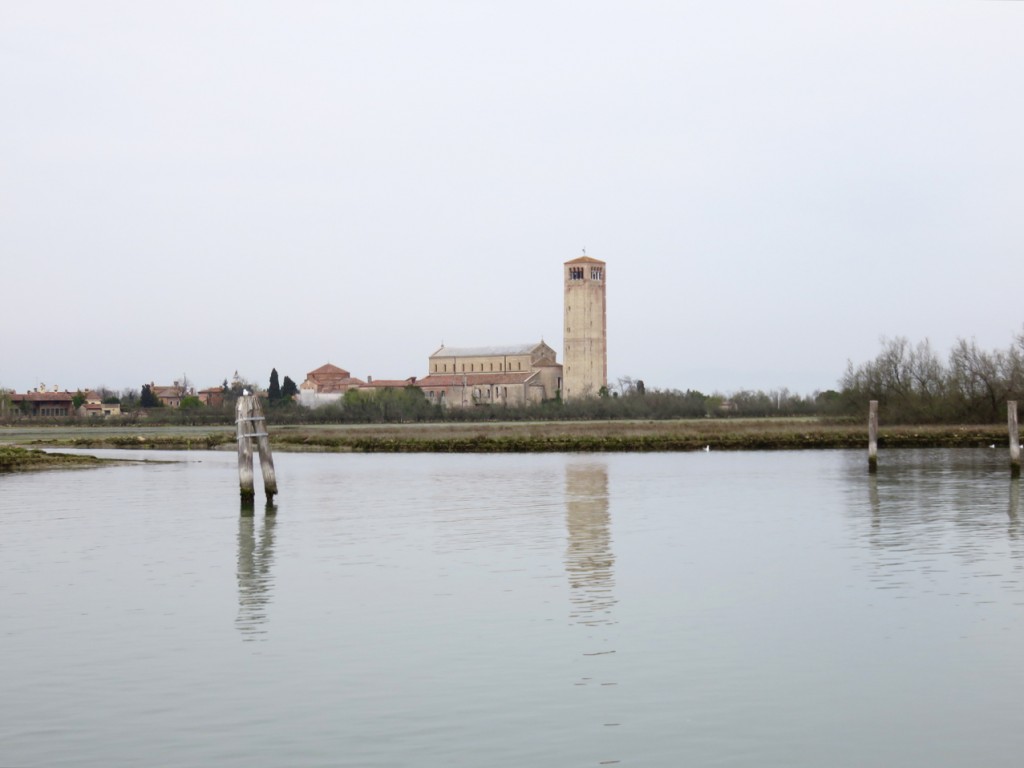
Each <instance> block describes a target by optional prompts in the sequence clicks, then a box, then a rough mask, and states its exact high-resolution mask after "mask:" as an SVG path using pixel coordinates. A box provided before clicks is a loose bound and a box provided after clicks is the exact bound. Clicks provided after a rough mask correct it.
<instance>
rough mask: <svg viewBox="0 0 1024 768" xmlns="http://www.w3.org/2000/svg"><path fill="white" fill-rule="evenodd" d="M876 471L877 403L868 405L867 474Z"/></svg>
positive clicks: (873, 402)
mask: <svg viewBox="0 0 1024 768" xmlns="http://www.w3.org/2000/svg"><path fill="white" fill-rule="evenodd" d="M877 471H878V401H877V400H872V401H871V402H869V403H868V472H872V473H874V472H877Z"/></svg>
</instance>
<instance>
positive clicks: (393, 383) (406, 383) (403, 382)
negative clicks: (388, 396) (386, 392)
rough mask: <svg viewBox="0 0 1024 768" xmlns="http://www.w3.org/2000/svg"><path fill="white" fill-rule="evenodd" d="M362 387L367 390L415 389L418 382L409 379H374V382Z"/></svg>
mask: <svg viewBox="0 0 1024 768" xmlns="http://www.w3.org/2000/svg"><path fill="white" fill-rule="evenodd" d="M362 386H363V388H366V389H369V388H371V387H381V388H394V387H410V386H411V387H414V386H416V380H415V379H413V380H412V381H410V380H409V379H374V380H373V381H368V382H366V383H365V384H363V385H362Z"/></svg>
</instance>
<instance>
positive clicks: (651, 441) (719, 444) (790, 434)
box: [0, 418, 1007, 453]
mask: <svg viewBox="0 0 1024 768" xmlns="http://www.w3.org/2000/svg"><path fill="white" fill-rule="evenodd" d="M270 433H271V445H272V446H273V448H274V450H278V451H301V452H306V451H308V452H314V451H317V452H322V451H338V452H342V451H358V452H367V453H369V452H392V453H410V452H428V453H547V452H577V451H587V452H647V451H695V450H701V449H703V448H704V447H705V446H708V447H710V448H711V449H712V450H727V451H728V450H806V449H828V448H861V447H863V448H865V450H866V449H867V425H866V424H859V423H858V424H853V423H849V422H846V423H843V422H836V423H828V422H823V421H820V420H818V419H814V418H793V419H728V420H718V419H683V420H674V421H665V420H657V421H639V420H637V421H623V420H615V421H575V422H566V421H560V422H554V421H543V422H490V423H450V422H446V423H421V424H361V425H329V424H325V425H308V424H304V425H280V426H276V427H271V428H270ZM2 441H8V442H19V443H23V444H31V445H47V446H67V447H75V448H149V449H163V450H188V449H194V450H209V449H223V450H234V447H235V435H234V430H233V429H230V428H221V429H215V430H212V431H203V430H201V429H194V430H183V429H182V428H180V427H178V428H176V427H158V428H150V429H146V430H139V429H138V428H132V427H126V428H124V429H122V430H115V429H109V430H104V431H103V432H102V433H98V432H96V431H95V430H89V429H86V428H75V427H60V428H54V429H53V430H51V431H44V430H36V431H34V432H32V433H25V434H21V435H17V434H6V435H5V434H3V433H0V442H2ZM878 442H879V447H880V448H886V447H889V448H906V447H911V448H912V447H919V448H933V447H977V446H987V445H991V444H993V443H994V444H996V445H1000V446H1005V445H1006V444H1007V433H1006V428H1005V427H999V426H995V425H960V426H949V425H929V426H896V427H890V428H882V429H881V430H880V432H879V440H878Z"/></svg>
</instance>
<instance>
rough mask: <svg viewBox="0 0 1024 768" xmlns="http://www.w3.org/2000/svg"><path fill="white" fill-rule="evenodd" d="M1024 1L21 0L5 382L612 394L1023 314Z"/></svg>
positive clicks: (744, 377) (1011, 320) (817, 361)
mask: <svg viewBox="0 0 1024 768" xmlns="http://www.w3.org/2000/svg"><path fill="white" fill-rule="evenodd" d="M1022 41H1024V3H1022V2H941V1H936V0H927V1H926V2H913V1H911V2H900V3H893V2H891V1H890V0H884V1H880V2H878V1H870V2H864V1H863V0H862V1H861V2H857V3H820V2H811V1H810V0H807V1H806V2H740V3H708V2H706V1H705V2H680V1H678V0H676V1H672V2H629V3H610V2H595V1H594V0H588V1H587V2H573V3H566V2H551V1H550V0H545V2H524V1H523V0H518V1H517V2H505V3H492V2H422V1H418V2H387V1H386V0H373V1H372V2H291V3H285V2H276V3H268V2H253V0H245V1H244V2H209V1H206V0H204V2H175V3H155V2H153V3H139V2H122V3H112V2H89V3H84V2H77V1H76V2H59V1H58V2H45V3H33V2H14V1H13V0H10V1H4V2H0V105H2V106H0V248H2V270H0V286H2V291H0V327H2V339H0V386H5V387H8V388H13V389H16V390H17V391H25V390H26V389H28V388H30V387H33V386H36V385H38V384H39V383H41V382H45V383H46V384H47V385H53V384H57V385H59V386H60V387H61V388H62V389H63V388H68V389H71V390H74V389H76V388H88V387H97V386H101V385H105V386H107V387H110V388H113V389H121V388H124V387H139V386H140V385H141V384H142V383H143V382H149V381H155V382H156V383H158V384H159V383H170V381H171V380H173V379H176V378H180V377H181V376H182V375H183V374H184V375H187V377H188V378H189V380H190V381H191V382H193V383H194V384H195V385H197V386H198V387H206V386H211V385H215V384H219V383H220V382H222V381H223V380H224V379H225V378H230V377H231V376H232V374H233V373H234V372H235V371H236V370H237V371H238V372H239V373H240V374H241V375H242V377H244V378H246V379H248V380H251V381H256V382H257V383H260V384H262V385H263V386H266V384H267V380H268V377H269V374H270V369H271V368H272V367H276V368H277V370H278V372H279V374H280V375H281V377H282V379H283V377H284V376H285V375H288V376H290V377H291V378H292V379H294V380H295V381H296V383H301V381H302V379H303V378H304V377H305V374H306V372H307V371H310V370H312V369H314V368H316V367H318V366H320V365H322V364H323V363H325V362H328V361H329V362H332V363H334V364H336V365H339V366H341V367H343V368H346V369H348V370H350V371H351V372H352V374H353V375H355V376H359V377H361V378H365V377H366V376H367V375H372V376H374V377H375V378H405V377H408V376H423V375H425V374H426V372H427V357H428V355H430V353H432V352H433V351H434V350H435V349H436V348H437V347H438V346H440V344H441V343H442V342H444V343H446V344H448V345H450V346H476V345H496V344H511V343H522V342H528V341H534V340H537V341H539V340H540V339H541V338H543V339H544V341H546V342H547V343H548V344H550V345H551V346H552V347H554V348H555V349H556V350H558V359H559V361H561V359H562V354H561V349H562V264H563V262H565V261H567V260H569V259H572V258H575V257H577V256H579V255H580V254H581V253H582V249H583V248H586V253H587V255H588V256H593V257H595V258H599V259H602V260H604V261H606V262H607V264H608V267H607V273H608V283H607V290H608V334H609V351H608V374H609V379H610V380H612V381H613V382H614V381H615V380H616V379H617V378H618V377H622V376H632V377H634V378H642V379H644V381H645V382H646V384H647V386H648V388H651V387H659V388H673V389H688V388H693V389H699V390H701V391H704V392H707V393H710V392H712V391H716V390H717V391H720V392H732V391H735V390H738V389H742V388H748V389H765V390H768V389H772V388H778V387H788V388H789V389H791V390H793V391H795V392H800V393H808V394H809V393H811V392H813V391H815V390H822V389H828V388H831V387H835V386H836V384H837V380H838V379H839V377H840V376H841V375H842V373H843V370H844V368H845V366H846V362H847V360H848V359H849V360H853V361H854V362H855V363H859V362H863V361H865V360H868V359H870V358H872V357H874V356H875V355H876V354H877V353H878V351H879V349H880V345H879V338H880V337H881V336H883V335H886V336H890V337H892V336H900V335H902V336H906V337H908V338H909V339H910V340H911V341H912V342H917V341H920V340H923V339H925V338H928V339H930V340H931V342H932V344H933V346H934V347H935V348H936V349H937V350H938V351H939V352H940V354H941V355H942V356H943V357H945V355H946V353H948V351H949V349H950V348H951V347H952V345H953V343H954V342H955V340H956V339H957V338H958V337H965V338H971V337H973V338H975V339H976V340H977V342H978V343H979V345H981V346H982V347H983V348H986V349H997V348H998V349H1005V348H1006V347H1008V346H1009V345H1010V343H1011V342H1012V338H1013V335H1014V334H1015V333H1017V332H1019V331H1020V330H1021V327H1022V322H1024V307H1022V303H1021V299H1020V285H1021V280H1022V277H1024V263H1022V258H1021V257H1022V256H1024V249H1022V240H1024V216H1022V211H1024V152H1022V149H1021V147H1022V142H1024V90H1022V89H1024V43H1022Z"/></svg>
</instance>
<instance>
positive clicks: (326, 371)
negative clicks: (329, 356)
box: [306, 363, 351, 379]
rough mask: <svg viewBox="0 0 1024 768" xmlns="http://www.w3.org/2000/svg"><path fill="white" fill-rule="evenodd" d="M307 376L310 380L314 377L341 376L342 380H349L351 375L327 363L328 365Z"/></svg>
mask: <svg viewBox="0 0 1024 768" xmlns="http://www.w3.org/2000/svg"><path fill="white" fill-rule="evenodd" d="M306 376H308V377H309V378H313V377H314V376H341V377H342V378H346V379H347V378H348V377H349V376H351V374H350V373H349V372H348V371H346V370H345V369H344V368H339V367H338V366H336V365H331V364H330V363H327V364H326V365H321V366H320V367H319V368H317V369H316V370H315V371H310V372H309V373H307V374H306Z"/></svg>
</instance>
